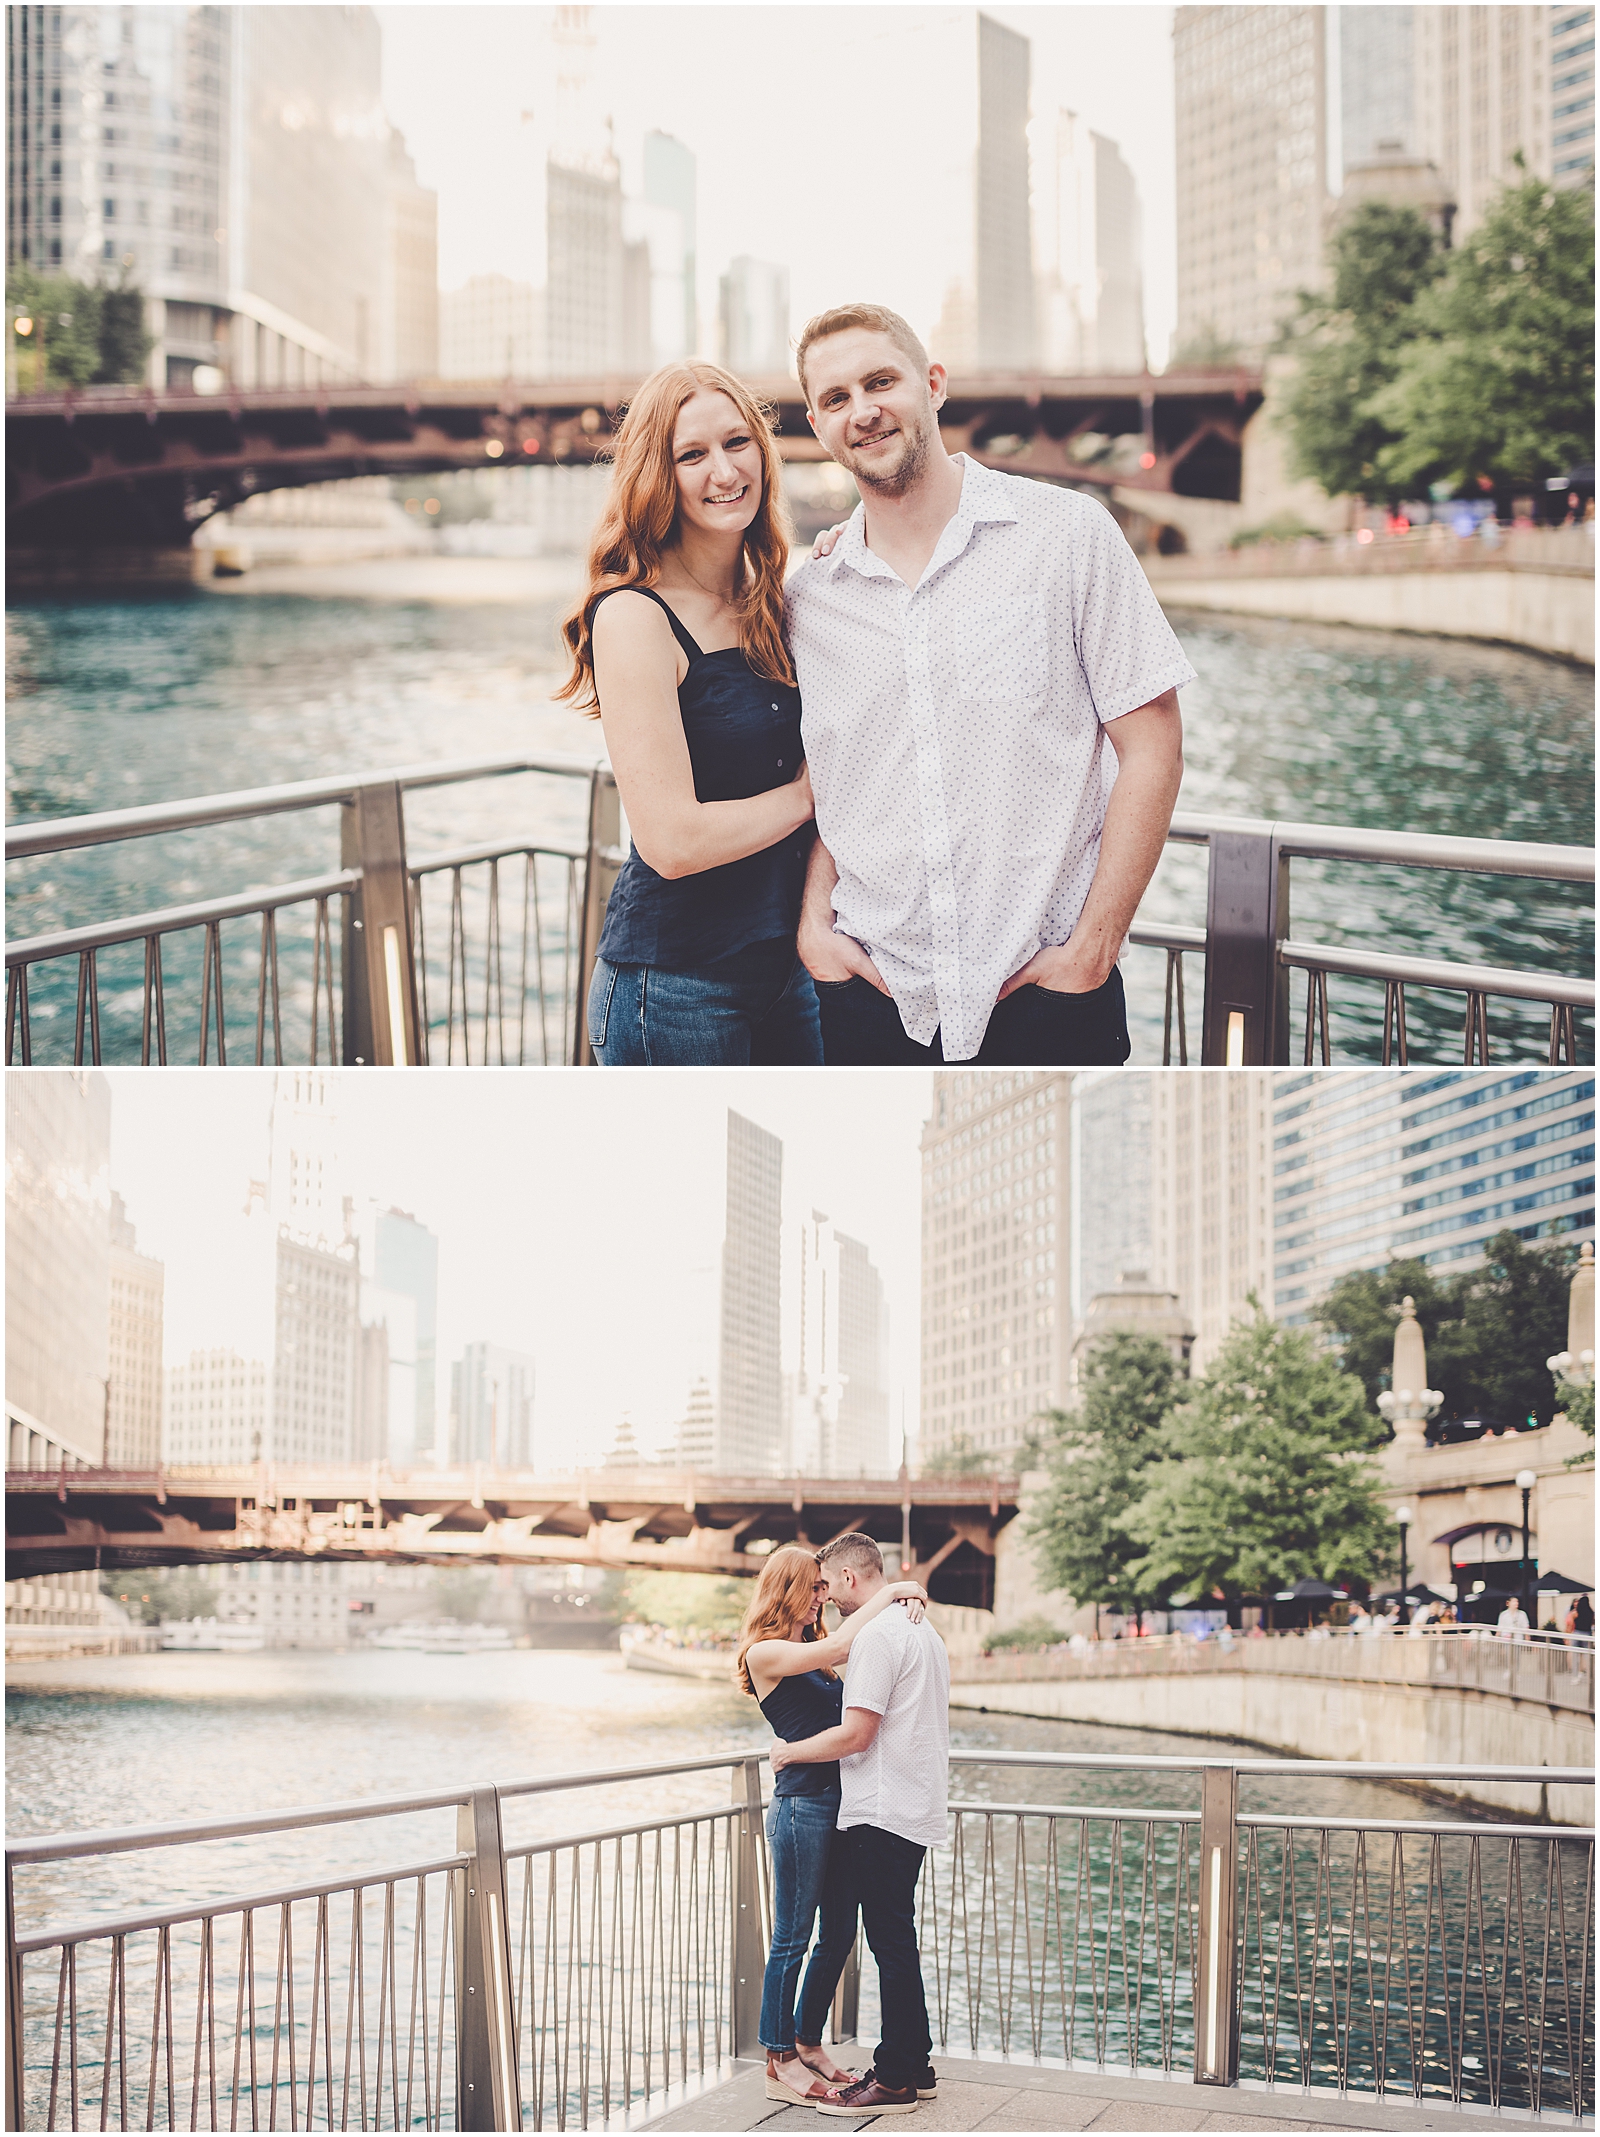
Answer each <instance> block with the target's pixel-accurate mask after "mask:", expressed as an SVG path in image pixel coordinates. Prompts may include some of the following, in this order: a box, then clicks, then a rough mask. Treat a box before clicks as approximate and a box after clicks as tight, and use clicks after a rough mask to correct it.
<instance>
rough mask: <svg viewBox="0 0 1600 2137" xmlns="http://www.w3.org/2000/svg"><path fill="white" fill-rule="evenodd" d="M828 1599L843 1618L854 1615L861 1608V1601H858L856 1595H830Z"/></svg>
mask: <svg viewBox="0 0 1600 2137" xmlns="http://www.w3.org/2000/svg"><path fill="white" fill-rule="evenodd" d="M828 1601H829V1602H830V1603H831V1604H832V1605H833V1607H834V1609H835V1610H837V1611H838V1613H839V1615H840V1617H842V1618H851V1617H854V1616H855V1614H856V1612H857V1611H858V1610H859V1609H860V1608H861V1605H860V1603H859V1602H857V1600H856V1599H855V1597H854V1596H849V1597H846V1596H842V1595H830V1596H829V1598H828Z"/></svg>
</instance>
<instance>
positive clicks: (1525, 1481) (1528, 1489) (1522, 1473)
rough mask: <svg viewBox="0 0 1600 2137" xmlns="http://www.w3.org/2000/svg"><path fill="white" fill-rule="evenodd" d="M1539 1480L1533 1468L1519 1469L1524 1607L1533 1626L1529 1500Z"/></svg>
mask: <svg viewBox="0 0 1600 2137" xmlns="http://www.w3.org/2000/svg"><path fill="white" fill-rule="evenodd" d="M1538 1481H1539V1479H1538V1477H1537V1476H1535V1474H1534V1472H1533V1471H1532V1470H1531V1469H1519V1470H1518V1471H1517V1489H1518V1491H1520V1492H1521V1494H1522V1609H1523V1614H1524V1615H1525V1616H1526V1618H1527V1620H1528V1624H1529V1626H1530V1628H1531V1626H1532V1624H1533V1619H1534V1613H1533V1611H1532V1610H1530V1609H1529V1607H1528V1579H1529V1574H1528V1500H1529V1497H1530V1496H1531V1494H1532V1491H1533V1487H1534V1486H1535V1484H1537V1483H1538Z"/></svg>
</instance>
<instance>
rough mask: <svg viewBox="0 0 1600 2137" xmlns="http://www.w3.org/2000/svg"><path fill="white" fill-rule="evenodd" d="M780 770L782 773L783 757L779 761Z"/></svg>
mask: <svg viewBox="0 0 1600 2137" xmlns="http://www.w3.org/2000/svg"><path fill="white" fill-rule="evenodd" d="M778 770H779V771H780V772H781V771H782V770H783V759H782V758H781V757H780V758H779V759H778Z"/></svg>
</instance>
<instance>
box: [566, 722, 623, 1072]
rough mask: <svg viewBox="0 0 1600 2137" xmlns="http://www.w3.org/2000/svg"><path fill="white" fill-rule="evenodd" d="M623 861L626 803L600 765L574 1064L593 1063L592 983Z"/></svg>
mask: <svg viewBox="0 0 1600 2137" xmlns="http://www.w3.org/2000/svg"><path fill="white" fill-rule="evenodd" d="M622 862H623V853H622V804H621V801H620V800H619V799H618V795H617V782H616V781H615V779H613V778H612V776H611V774H610V772H609V771H607V770H606V768H605V766H604V765H596V766H595V768H594V771H593V772H592V773H591V775H590V778H589V837H588V845H587V850H586V852H585V854H584V862H583V912H582V916H581V919H580V922H579V928H578V1001H577V1015H576V1017H575V1018H574V1020H573V1040H572V1060H573V1066H574V1067H575V1068H592V1067H593V1066H594V1051H593V1049H592V1048H591V1046H590V1044H589V982H590V981H591V980H592V979H593V978H594V961H595V958H596V957H597V956H598V954H599V950H600V930H601V928H602V927H604V925H605V918H606V904H607V901H608V900H609V898H610V896H611V886H612V885H613V884H614V883H615V882H616V880H617V875H618V872H619V870H620V869H621V867H622Z"/></svg>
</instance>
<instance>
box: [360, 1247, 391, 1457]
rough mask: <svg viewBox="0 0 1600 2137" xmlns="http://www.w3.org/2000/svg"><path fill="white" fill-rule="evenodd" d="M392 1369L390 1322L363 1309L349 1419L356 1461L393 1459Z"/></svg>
mask: <svg viewBox="0 0 1600 2137" xmlns="http://www.w3.org/2000/svg"><path fill="white" fill-rule="evenodd" d="M364 1290H365V1286H363V1291H364ZM389 1371H390V1368H389V1324H388V1323H387V1322H386V1321H369V1320H368V1319H367V1317H366V1315H365V1313H364V1312H363V1314H362V1316H361V1319H360V1320H359V1322H358V1323H357V1325H356V1384H355V1396H354V1400H353V1402H352V1405H351V1419H350V1459H351V1461H353V1462H382V1461H386V1460H389V1459H391V1457H390V1455H389V1411H390V1401H391V1398H390V1391H389ZM396 1466H398V1465H396Z"/></svg>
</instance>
